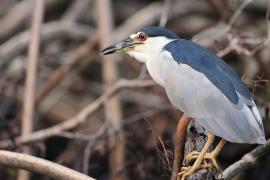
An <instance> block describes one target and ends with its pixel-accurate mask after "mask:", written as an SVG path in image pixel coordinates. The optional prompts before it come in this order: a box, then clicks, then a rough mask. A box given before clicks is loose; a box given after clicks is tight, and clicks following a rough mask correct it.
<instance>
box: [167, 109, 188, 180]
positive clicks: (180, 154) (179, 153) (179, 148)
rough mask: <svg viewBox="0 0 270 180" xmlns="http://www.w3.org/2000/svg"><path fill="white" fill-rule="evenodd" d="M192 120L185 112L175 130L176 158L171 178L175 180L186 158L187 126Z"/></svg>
mask: <svg viewBox="0 0 270 180" xmlns="http://www.w3.org/2000/svg"><path fill="white" fill-rule="evenodd" d="M190 120H191V119H190V118H189V117H188V116H186V115H185V114H183V115H182V117H181V119H180V121H179V122H178V125H177V129H176V132H175V145H174V158H173V170H172V177H171V180H175V179H176V175H177V173H179V172H180V168H181V164H182V162H183V159H184V149H185V139H186V134H187V127H188V124H189V122H190Z"/></svg>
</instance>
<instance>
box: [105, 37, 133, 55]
mask: <svg viewBox="0 0 270 180" xmlns="http://www.w3.org/2000/svg"><path fill="white" fill-rule="evenodd" d="M136 44H138V43H135V42H134V40H133V39H131V38H127V39H125V40H123V41H121V42H118V43H116V44H115V45H112V46H109V47H107V48H105V49H103V50H102V51H101V54H102V55H107V54H113V53H115V52H126V51H128V50H129V49H130V48H132V47H134V46H135V45H136Z"/></svg>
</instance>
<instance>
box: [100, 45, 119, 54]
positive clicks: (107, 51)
mask: <svg viewBox="0 0 270 180" xmlns="http://www.w3.org/2000/svg"><path fill="white" fill-rule="evenodd" d="M116 50H117V48H116V47H115V46H114V45H113V46H109V47H107V48H105V49H103V50H102V51H101V54H102V55H107V54H113V53H115V52H116Z"/></svg>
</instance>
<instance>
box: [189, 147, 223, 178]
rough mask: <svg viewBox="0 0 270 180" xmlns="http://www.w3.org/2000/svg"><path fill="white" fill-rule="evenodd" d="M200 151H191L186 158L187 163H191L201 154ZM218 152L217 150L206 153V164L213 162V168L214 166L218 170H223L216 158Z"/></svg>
mask: <svg viewBox="0 0 270 180" xmlns="http://www.w3.org/2000/svg"><path fill="white" fill-rule="evenodd" d="M199 154H200V152H197V151H192V152H191V153H189V154H188V155H187V156H186V158H185V163H190V162H192V161H194V160H196V159H197V158H198V156H199ZM216 156H217V155H216V153H215V152H210V153H206V154H205V156H204V163H206V164H211V166H212V168H214V169H215V170H216V171H217V172H219V173H220V172H221V169H220V167H219V165H218V163H217V160H216Z"/></svg>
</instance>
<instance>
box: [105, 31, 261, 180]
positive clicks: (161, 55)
mask: <svg viewBox="0 0 270 180" xmlns="http://www.w3.org/2000/svg"><path fill="white" fill-rule="evenodd" d="M113 53H127V54H128V55H130V56H131V57H133V58H134V59H136V60H137V61H139V62H141V63H144V64H146V68H147V70H148V72H149V74H150V76H151V77H152V79H153V80H154V81H155V82H156V83H157V84H159V85H160V86H162V87H164V89H165V92H166V94H167V96H168V99H169V100H170V102H171V103H172V104H173V105H174V106H175V107H176V108H177V109H179V110H180V111H182V112H184V113H185V114H186V115H187V116H189V117H190V118H193V119H194V120H195V121H196V122H197V123H198V124H200V125H201V126H202V127H204V128H205V129H206V131H207V132H208V134H207V141H206V143H205V145H204V147H203V149H202V150H201V152H196V151H194V152H191V153H190V154H188V155H187V156H186V160H187V161H189V160H191V159H196V160H195V162H194V164H193V165H192V166H190V167H183V168H182V169H181V171H180V172H179V174H178V175H179V177H182V178H181V179H183V180H184V179H185V177H187V176H189V175H191V174H192V173H194V172H196V171H197V170H199V169H201V168H204V167H205V166H204V165H203V161H204V160H205V159H209V160H210V161H211V164H212V166H213V167H214V168H216V169H219V167H218V164H217V162H216V157H217V156H218V154H219V153H220V151H221V149H222V148H223V146H224V145H225V143H226V142H227V141H229V142H232V143H248V144H264V143H265V142H266V139H265V134H264V127H263V123H262V118H261V115H260V112H259V110H258V108H257V106H256V104H255V102H254V100H253V98H252V96H251V93H250V92H249V90H248V88H247V87H246V86H245V84H244V82H243V81H242V80H241V78H240V77H239V76H238V74H237V73H236V72H235V71H234V70H233V69H232V68H231V67H230V66H229V65H228V64H227V63H226V62H225V61H224V60H222V59H221V58H219V57H218V56H217V55H216V54H215V53H213V52H211V51H210V50H209V49H207V48H206V47H203V46H200V45H198V44H196V43H194V42H192V41H190V40H186V39H182V38H179V37H178V36H177V35H176V34H175V33H174V32H172V31H170V30H168V29H166V28H162V27H157V26H151V27H144V28H141V29H139V30H138V31H136V32H134V33H133V34H131V35H130V36H129V37H127V38H126V39H124V40H122V41H120V42H117V43H115V44H114V45H111V46H109V47H107V48H105V49H103V50H102V51H101V54H102V55H108V54H113ZM215 136H218V137H220V138H221V141H220V142H219V144H218V145H217V146H216V147H215V149H214V150H213V151H212V152H208V149H209V147H210V146H211V145H212V143H213V141H214V138H215Z"/></svg>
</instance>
